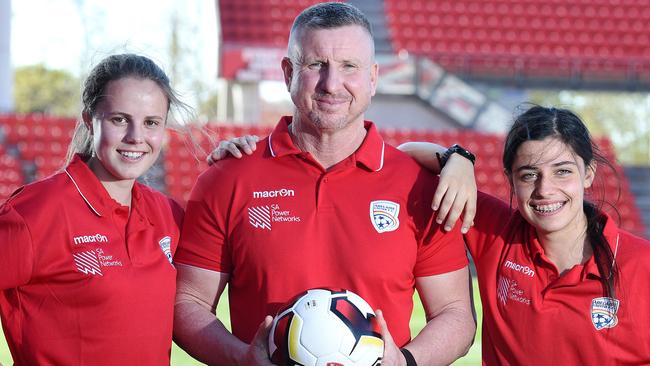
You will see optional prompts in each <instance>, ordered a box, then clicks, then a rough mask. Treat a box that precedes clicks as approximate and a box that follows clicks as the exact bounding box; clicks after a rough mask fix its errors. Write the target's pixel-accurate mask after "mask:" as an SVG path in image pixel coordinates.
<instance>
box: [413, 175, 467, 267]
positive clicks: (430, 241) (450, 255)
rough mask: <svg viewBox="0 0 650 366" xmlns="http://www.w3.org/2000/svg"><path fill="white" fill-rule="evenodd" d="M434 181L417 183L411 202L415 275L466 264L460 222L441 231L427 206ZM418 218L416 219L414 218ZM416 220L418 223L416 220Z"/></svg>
mask: <svg viewBox="0 0 650 366" xmlns="http://www.w3.org/2000/svg"><path fill="white" fill-rule="evenodd" d="M437 183H438V180H437V178H434V180H433V182H432V181H430V180H427V181H426V182H424V185H421V184H418V186H420V189H419V190H420V193H418V194H417V195H416V196H418V197H419V198H418V199H417V200H414V201H415V208H414V209H415V212H417V216H416V217H414V221H415V227H416V230H417V231H418V232H417V238H418V252H417V258H416V261H415V268H414V269H413V274H414V275H415V277H426V276H433V275H438V274H442V273H447V272H452V271H456V270H458V269H461V268H463V267H465V266H466V265H467V264H468V260H467V254H466V253H465V246H464V245H463V237H462V235H461V233H460V225H458V224H456V226H455V228H454V229H453V230H452V231H450V232H445V231H444V230H443V229H442V228H443V225H438V223H436V221H435V212H434V211H433V210H432V209H431V202H432V200H433V194H434V192H435V189H436V187H437ZM418 217H419V218H420V220H418ZM418 221H419V222H418Z"/></svg>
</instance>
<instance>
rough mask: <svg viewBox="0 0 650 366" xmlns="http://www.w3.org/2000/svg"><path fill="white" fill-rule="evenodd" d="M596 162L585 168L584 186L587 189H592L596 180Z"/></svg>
mask: <svg viewBox="0 0 650 366" xmlns="http://www.w3.org/2000/svg"><path fill="white" fill-rule="evenodd" d="M597 165H598V164H597V163H596V161H595V160H594V161H592V162H591V164H589V165H587V166H586V167H585V181H584V184H583V186H584V187H585V189H587V188H589V187H591V185H592V184H593V183H594V179H595V178H596V167H597Z"/></svg>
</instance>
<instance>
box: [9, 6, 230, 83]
mask: <svg viewBox="0 0 650 366" xmlns="http://www.w3.org/2000/svg"><path fill="white" fill-rule="evenodd" d="M0 1H11V8H12V9H11V12H12V26H11V63H12V65H13V67H19V66H23V65H32V64H37V63H44V64H45V65H46V66H48V67H50V68H56V69H65V70H68V71H70V72H71V73H73V74H74V75H76V76H84V75H85V74H87V73H88V72H89V71H90V69H91V68H92V66H93V65H94V64H96V63H97V62H99V61H100V60H101V59H102V58H104V57H106V56H108V55H109V54H112V53H119V52H134V53H139V54H143V55H145V56H148V57H150V58H152V59H153V60H154V61H156V62H157V63H159V64H160V65H161V66H162V67H163V69H164V70H165V71H167V72H168V73H170V70H171V65H170V57H169V54H170V52H169V49H170V46H169V45H170V39H171V29H172V26H171V24H172V19H173V15H174V14H175V15H177V19H178V20H179V23H178V24H179V36H180V38H181V44H182V47H183V51H184V52H183V53H182V57H183V62H184V64H185V66H184V67H183V70H180V71H181V74H182V75H183V76H184V78H187V79H192V78H198V79H200V80H209V78H214V79H216V77H217V62H218V60H217V54H218V53H217V52H218V50H217V48H218V34H217V23H216V17H217V14H216V10H215V0H186V1H173V0H111V1H104V0H0ZM184 81H185V83H186V84H187V82H186V81H187V80H180V81H179V80H177V83H176V84H181V85H182V84H183V83H184ZM188 87H189V86H188Z"/></svg>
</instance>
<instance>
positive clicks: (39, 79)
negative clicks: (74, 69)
mask: <svg viewBox="0 0 650 366" xmlns="http://www.w3.org/2000/svg"><path fill="white" fill-rule="evenodd" d="M79 92H80V85H79V80H78V79H77V78H75V77H74V76H72V75H71V74H70V73H68V72H67V71H63V70H52V69H48V68H46V67H45V66H44V65H42V64H38V65H30V66H22V67H18V68H16V70H15V74H14V99H15V109H16V112H17V113H47V114H51V115H57V116H69V117H73V116H76V115H77V114H78V111H79V104H80V103H79V98H80V96H79Z"/></svg>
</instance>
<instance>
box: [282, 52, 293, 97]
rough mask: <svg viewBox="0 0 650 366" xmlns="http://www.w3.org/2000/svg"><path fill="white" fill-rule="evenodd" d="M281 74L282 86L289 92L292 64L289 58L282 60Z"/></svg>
mask: <svg viewBox="0 0 650 366" xmlns="http://www.w3.org/2000/svg"><path fill="white" fill-rule="evenodd" d="M282 73H283V74H284V84H285V85H286V86H287V90H288V91H289V92H291V80H292V79H293V63H291V59H289V57H285V58H283V59H282Z"/></svg>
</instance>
